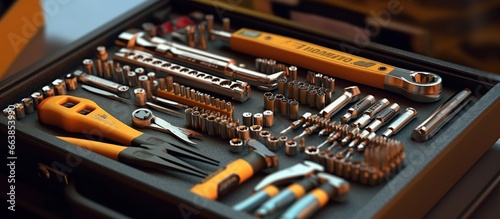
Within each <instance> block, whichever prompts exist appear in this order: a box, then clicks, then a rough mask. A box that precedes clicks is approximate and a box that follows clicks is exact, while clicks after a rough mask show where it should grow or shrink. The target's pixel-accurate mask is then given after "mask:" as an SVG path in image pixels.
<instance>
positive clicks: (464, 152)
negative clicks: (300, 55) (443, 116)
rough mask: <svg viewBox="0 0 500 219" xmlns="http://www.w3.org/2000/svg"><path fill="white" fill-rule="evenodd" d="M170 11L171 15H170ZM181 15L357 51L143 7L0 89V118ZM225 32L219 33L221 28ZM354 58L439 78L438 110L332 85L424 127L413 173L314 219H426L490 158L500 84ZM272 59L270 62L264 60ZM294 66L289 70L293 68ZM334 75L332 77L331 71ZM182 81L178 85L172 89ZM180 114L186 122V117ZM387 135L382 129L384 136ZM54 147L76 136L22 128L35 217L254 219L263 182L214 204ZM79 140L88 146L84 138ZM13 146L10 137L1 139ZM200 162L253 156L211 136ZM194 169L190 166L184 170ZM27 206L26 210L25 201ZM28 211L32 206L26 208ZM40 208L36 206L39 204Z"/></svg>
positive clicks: (154, 5)
mask: <svg viewBox="0 0 500 219" xmlns="http://www.w3.org/2000/svg"><path fill="white" fill-rule="evenodd" d="M165 9H168V10H165ZM161 10H163V11H164V12H168V13H172V14H175V15H185V14H188V13H190V12H192V11H201V12H204V13H206V14H214V15H215V18H216V24H217V25H220V19H218V18H219V16H223V17H229V18H231V28H232V29H233V30H236V29H237V28H240V27H247V28H252V29H257V30H262V31H267V32H271V33H276V34H280V35H284V36H291V37H294V38H297V39H301V40H304V41H309V42H312V43H316V44H319V45H322V46H325V47H329V48H332V49H337V50H342V48H341V46H340V45H341V44H342V45H343V46H342V47H343V48H345V45H351V46H353V45H352V44H351V42H349V41H344V40H342V39H339V38H336V37H334V36H329V35H326V34H324V33H319V32H315V31H314V30H309V29H303V27H299V26H297V25H294V24H293V23H289V22H287V21H283V20H277V19H274V18H271V17H267V16H264V15H260V14H255V13H252V12H249V11H247V10H243V9H241V8H238V7H236V6H230V7H226V6H224V5H215V6H214V5H213V4H211V3H210V1H206V2H204V3H203V2H191V1H148V2H145V3H144V4H143V5H142V6H141V7H138V8H136V9H134V10H133V11H131V12H130V13H128V14H126V15H124V16H122V17H118V18H117V19H116V20H114V21H113V22H110V23H108V24H106V25H105V26H103V27H102V28H101V29H100V30H98V31H95V32H94V33H91V34H89V35H87V36H85V37H83V38H82V39H81V41H79V42H78V43H75V44H73V45H71V46H69V47H68V48H66V50H64V51H61V52H58V53H55V54H53V56H51V57H48V58H47V59H45V60H44V61H42V62H39V63H37V64H36V65H34V66H31V67H30V68H28V69H26V70H25V71H23V72H21V73H19V74H17V75H16V76H14V77H12V78H11V80H4V81H2V83H1V87H0V89H1V92H0V93H1V94H0V100H1V106H0V107H2V108H5V107H7V106H8V105H10V104H13V103H16V102H19V100H21V99H22V98H24V97H28V96H30V95H31V93H33V92H34V91H38V90H40V89H41V88H42V87H43V86H44V85H47V84H50V83H51V82H52V81H53V80H54V79H57V78H63V77H64V75H66V74H67V73H71V72H74V71H75V70H82V64H81V63H82V60H83V59H85V58H93V57H94V56H95V49H96V47H97V46H102V45H104V46H106V47H107V49H108V52H109V54H110V56H112V53H113V51H116V50H117V49H118V48H117V47H116V46H115V39H116V38H117V36H118V34H120V33H121V32H123V31H125V30H127V29H129V28H140V25H141V23H143V22H145V21H148V20H150V19H152V15H153V14H154V13H155V12H158V11H161ZM218 27H219V28H220V26H218ZM352 48H355V49H356V51H357V52H358V53H357V54H356V55H358V56H361V57H366V58H369V59H372V60H376V61H380V62H383V63H387V64H390V65H393V66H398V67H402V68H406V69H412V70H421V71H427V72H433V73H436V74H438V75H440V76H441V77H442V79H443V85H444V86H443V92H442V98H441V99H440V100H439V101H437V102H433V103H419V102H414V101H411V100H408V99H406V98H404V97H403V96H400V95H397V94H394V93H391V92H388V91H384V90H381V89H377V88H373V87H368V86H364V85H360V84H356V83H353V82H349V81H345V80H342V79H338V78H336V84H335V91H334V93H333V99H335V98H336V97H338V96H339V95H340V94H341V93H342V90H343V88H345V87H348V86H353V85H357V86H359V88H360V90H361V92H362V96H365V95H368V94H372V95H374V96H375V97H376V98H377V99H380V98H384V97H385V98H387V99H389V100H390V101H391V103H398V104H399V105H400V106H401V111H404V109H406V108H407V107H413V108H415V109H416V110H417V111H418V117H417V119H416V120H414V121H412V122H411V123H410V124H409V125H408V126H406V127H405V128H404V129H403V130H402V131H401V132H399V133H398V134H397V135H395V136H393V137H392V138H393V139H396V140H399V141H401V142H402V143H403V144H404V146H405V153H406V161H405V164H404V167H403V168H402V170H401V171H400V172H399V173H397V174H393V175H391V176H390V177H389V178H388V179H386V181H384V182H382V183H381V184H379V185H375V186H366V185H361V184H359V183H356V182H352V183H351V184H350V192H349V194H348V196H347V200H346V202H344V203H337V202H332V201H331V202H329V203H328V204H327V205H326V206H325V207H324V208H322V209H321V210H319V211H318V212H316V214H314V217H316V218H360V217H362V218H366V217H384V218H387V217H390V218H396V217H402V216H410V217H422V216H423V215H425V214H426V212H427V211H428V210H429V209H430V208H431V207H432V206H433V205H434V204H435V203H436V202H437V201H438V200H439V199H440V198H441V197H442V196H443V195H444V194H445V193H446V191H447V190H448V189H449V188H450V187H451V186H453V184H454V183H455V182H456V181H457V180H458V179H459V178H460V177H461V176H462V175H463V174H464V173H465V172H466V171H467V170H468V168H469V167H471V165H472V164H474V162H476V161H477V160H478V159H479V158H480V157H481V155H482V154H483V153H484V152H485V151H486V150H488V148H489V147H491V145H493V144H494V142H495V141H496V140H497V139H498V138H499V135H500V129H498V128H494V127H497V123H498V121H499V120H498V113H499V112H500V103H499V100H498V97H499V96H500V84H499V83H498V82H499V78H498V77H497V76H494V75H491V74H487V73H484V72H480V71H477V70H474V69H469V68H465V67H462V66H458V65H454V64H450V63H445V62H441V61H439V60H435V59H432V58H427V57H422V56H419V55H415V54H411V53H408V52H403V51H400V50H396V49H393V48H388V47H384V46H381V45H369V46H367V47H363V48H360V47H356V46H353V47H352ZM207 51H209V52H214V53H216V54H219V55H224V56H226V57H231V58H234V59H236V60H238V61H240V62H243V63H244V64H246V66H247V67H248V68H250V69H252V68H253V66H254V60H255V58H257V57H251V56H248V55H244V54H241V53H238V52H234V51H231V50H230V49H229V48H228V47H224V46H222V43H221V42H219V41H217V42H210V41H209V45H208V49H207ZM260 58H266V57H260ZM287 64H291V65H293V63H287ZM299 69H300V71H299V80H302V81H305V74H306V72H307V69H301V68H300V66H299ZM332 71H335V69H332ZM174 80H175V78H174ZM464 88H469V89H470V90H471V91H472V96H473V97H472V101H471V102H469V103H468V105H467V106H466V107H465V108H464V109H463V110H461V111H460V112H459V113H458V114H457V115H456V116H455V117H454V118H453V119H452V120H451V121H450V122H449V123H448V124H447V125H445V126H444V127H443V128H442V129H441V130H440V131H439V132H438V133H437V134H436V135H435V136H434V137H433V138H431V139H430V140H428V141H425V142H423V143H418V142H416V141H414V140H412V139H411V137H410V136H411V132H412V130H413V129H414V128H415V127H416V126H417V125H418V124H419V123H421V122H422V121H423V120H424V119H425V118H426V117H427V116H429V115H430V114H431V113H432V112H433V111H434V110H435V109H436V108H438V107H439V106H440V105H442V104H443V103H444V102H446V100H447V99H449V98H450V97H451V96H453V95H454V94H455V93H457V92H458V91H460V90H463V89H464ZM68 94H69V95H73V96H78V97H83V98H88V99H91V100H93V101H95V102H96V103H97V104H98V105H99V106H100V107H101V108H103V109H104V110H106V111H107V112H109V113H110V114H111V115H113V116H114V117H116V118H118V119H119V120H121V121H122V122H124V123H125V124H128V125H132V121H131V113H132V111H133V110H134V109H136V108H137V107H135V106H133V105H126V104H123V103H121V102H118V101H110V100H109V99H107V98H105V97H101V96H98V95H95V94H92V93H89V92H87V91H84V90H83V89H81V88H78V89H77V90H75V91H69V92H68ZM263 94H264V91H262V90H259V89H256V88H254V87H252V93H251V98H250V99H249V100H247V101H246V102H243V103H240V102H237V101H231V102H232V103H233V105H234V106H235V110H234V115H233V117H235V118H240V121H241V115H242V113H243V112H252V113H257V112H263V111H264V107H263ZM346 109H347V107H346V108H343V109H342V110H341V111H339V113H337V114H336V115H334V116H333V117H332V120H337V121H338V120H339V119H340V116H342V115H343V114H344V112H345V110H346ZM179 111H180V110H179ZM307 111H309V112H312V113H317V112H318V110H317V109H313V108H310V107H309V106H306V105H300V107H299V115H302V114H303V113H305V112H307ZM155 115H157V116H159V117H161V118H163V119H165V120H167V121H169V122H171V123H172V124H174V125H176V126H180V127H184V123H185V120H184V118H183V117H178V116H172V115H169V114H164V113H161V112H155ZM292 121H293V120H291V119H288V118H285V117H283V116H281V115H279V113H276V114H275V118H274V125H273V126H272V127H271V128H265V129H267V130H270V131H271V132H272V133H273V134H274V135H279V132H280V131H281V130H283V129H284V128H286V127H288V125H289V124H290V123H291V122H292ZM0 122H1V126H0V129H1V130H0V133H1V135H2V136H4V135H6V133H7V131H8V130H7V122H8V120H7V118H6V117H4V116H0ZM384 130H385V127H383V128H381V129H380V130H379V132H382V131H384ZM141 131H143V132H145V133H150V134H153V135H164V134H161V133H159V132H155V131H152V130H141ZM301 131H302V129H297V130H293V131H291V132H289V133H287V135H288V136H289V137H292V136H295V135H297V134H299V133H300V132H301ZM56 135H62V136H64V135H69V133H67V132H65V131H64V130H62V129H59V128H55V127H52V126H47V125H43V124H41V123H40V122H39V121H38V117H37V114H36V113H32V114H26V117H25V118H23V119H21V120H17V122H16V150H15V151H16V155H17V157H18V159H17V161H16V162H17V166H16V173H17V175H16V177H17V179H16V180H17V184H16V188H17V192H18V194H17V198H18V199H17V201H18V203H19V205H20V206H21V207H22V208H24V209H27V210H30V211H34V212H36V213H37V214H40V215H45V216H56V217H67V216H72V217H82V218H89V217H100V216H110V217H119V216H129V217H134V218H156V217H169V218H180V217H183V218H187V217H212V218H250V217H252V215H249V214H246V213H241V212H236V211H234V210H233V209H232V206H233V205H234V204H236V203H238V202H239V201H241V200H243V199H244V198H247V197H248V196H250V195H251V194H252V188H253V186H255V185H256V184H257V183H258V182H259V181H260V180H262V179H263V178H264V177H265V176H266V174H264V173H260V172H259V173H256V174H255V175H254V176H253V177H251V178H250V179H249V180H248V181H246V182H245V183H243V184H242V185H240V186H238V187H237V188H236V189H235V190H233V191H232V192H231V193H229V194H227V195H225V196H223V197H222V198H219V200H217V201H210V200H207V199H204V198H201V197H199V196H196V195H194V194H193V193H191V192H189V190H190V188H191V187H192V186H193V185H195V184H196V183H198V182H199V181H200V178H197V177H194V176H188V175H183V174H181V173H177V172H171V171H168V172H162V171H152V170H144V169H139V168H135V167H132V166H128V165H125V164H122V163H120V162H118V161H114V160H111V159H108V158H106V157H104V156H101V155H98V154H95V153H92V152H89V151H86V150H83V149H80V148H78V147H76V146H74V145H72V144H69V143H66V142H63V141H61V140H59V139H57V138H55V136H56ZM79 137H82V136H79ZM2 139H6V137H2ZM325 139H326V138H325V137H324V136H323V137H318V136H316V135H315V134H313V135H310V136H307V137H306V142H307V145H318V144H319V143H321V142H322V141H324V140H325ZM195 141H196V142H197V145H196V147H197V148H198V149H199V150H200V151H202V153H204V154H206V155H208V156H211V157H213V158H216V159H218V160H220V166H210V165H205V164H203V163H201V162H197V161H191V160H189V163H191V164H193V165H194V166H197V167H199V168H201V169H203V170H205V171H207V172H214V171H216V170H217V169H219V168H221V167H223V166H225V165H227V164H228V163H230V162H232V161H233V160H235V159H237V158H239V157H242V156H244V155H246V154H247V153H249V151H248V150H247V149H244V150H243V151H242V152H241V153H239V154H238V153H230V152H229V143H228V140H224V139H221V138H219V137H214V136H209V135H207V134H206V133H204V137H203V138H202V139H201V140H195ZM276 153H277V155H278V157H279V167H280V169H283V168H286V167H289V166H292V165H294V164H296V163H298V162H301V161H303V160H304V159H305V155H304V153H298V154H297V155H296V156H292V157H288V156H285V152H284V149H283V148H281V149H280V150H278V151H277V152H276ZM186 160H187V159H186ZM23 199H24V200H25V201H23ZM28 200H29V201H28ZM33 203H36V204H33Z"/></svg>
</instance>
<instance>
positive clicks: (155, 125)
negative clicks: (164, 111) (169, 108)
mask: <svg viewBox="0 0 500 219" xmlns="http://www.w3.org/2000/svg"><path fill="white" fill-rule="evenodd" d="M132 124H134V126H135V127H138V128H148V129H152V130H156V131H160V132H164V133H167V134H170V135H174V136H175V137H177V138H179V139H181V140H182V141H184V142H187V143H190V144H196V143H195V142H193V141H191V140H190V139H189V138H201V137H202V136H203V135H202V134H200V133H198V132H195V131H193V130H190V129H186V128H181V127H177V126H174V125H172V124H170V123H169V122H167V121H165V120H163V119H161V118H159V117H157V116H155V115H153V112H151V110H149V109H146V108H139V109H136V110H134V112H132Z"/></svg>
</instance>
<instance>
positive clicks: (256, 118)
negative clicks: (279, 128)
mask: <svg viewBox="0 0 500 219" xmlns="http://www.w3.org/2000/svg"><path fill="white" fill-rule="evenodd" d="M263 117H264V115H263V114H262V113H255V114H254V115H253V124H254V125H260V126H263V125H264V121H263V120H264V118H263Z"/></svg>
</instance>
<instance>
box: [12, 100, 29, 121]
mask: <svg viewBox="0 0 500 219" xmlns="http://www.w3.org/2000/svg"><path fill="white" fill-rule="evenodd" d="M14 109H15V112H16V118H17V119H23V118H24V117H26V113H25V112H24V104H23V103H15V104H14Z"/></svg>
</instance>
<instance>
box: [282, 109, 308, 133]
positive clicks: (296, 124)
mask: <svg viewBox="0 0 500 219" xmlns="http://www.w3.org/2000/svg"><path fill="white" fill-rule="evenodd" d="M311 115H312V113H310V112H306V113H304V115H302V116H301V117H300V118H299V119H298V120H295V121H293V122H292V124H290V126H288V127H287V128H286V129H284V130H283V131H281V132H280V135H284V134H285V133H286V132H288V131H289V130H290V129H296V128H298V127H299V126H300V125H301V124H302V123H304V122H305V121H306V120H307V118H309V117H310V116H311Z"/></svg>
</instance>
